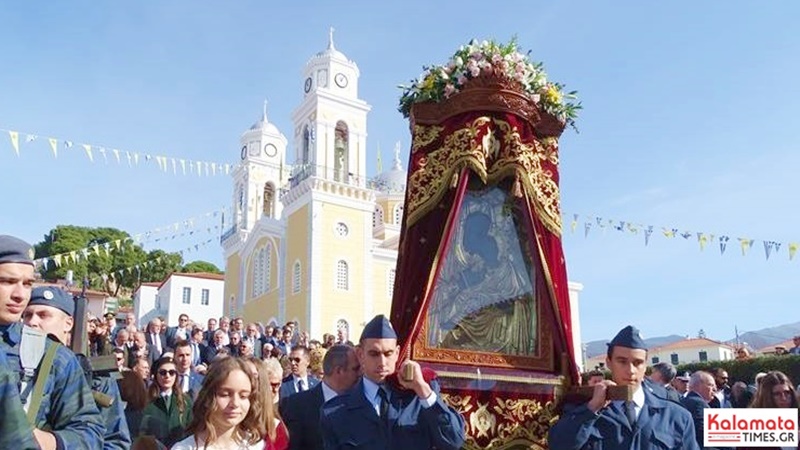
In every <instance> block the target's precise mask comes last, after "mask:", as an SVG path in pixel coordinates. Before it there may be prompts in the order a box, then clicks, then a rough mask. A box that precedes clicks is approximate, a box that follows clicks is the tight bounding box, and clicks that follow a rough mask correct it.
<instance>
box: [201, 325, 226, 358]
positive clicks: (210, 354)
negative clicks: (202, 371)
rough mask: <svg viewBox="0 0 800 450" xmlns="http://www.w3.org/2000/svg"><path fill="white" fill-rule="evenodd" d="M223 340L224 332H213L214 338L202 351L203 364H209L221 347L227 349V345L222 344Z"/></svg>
mask: <svg viewBox="0 0 800 450" xmlns="http://www.w3.org/2000/svg"><path fill="white" fill-rule="evenodd" d="M224 342H225V332H224V331H222V330H217V331H215V332H214V338H213V340H212V341H211V343H209V344H208V345H207V346H206V349H205V351H204V352H203V364H205V365H206V366H209V365H211V362H212V361H214V358H215V357H216V356H217V353H219V352H220V350H222V349H223V348H225V349H226V350H225V351H227V348H228V346H227V345H225V344H224Z"/></svg>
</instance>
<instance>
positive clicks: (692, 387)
mask: <svg viewBox="0 0 800 450" xmlns="http://www.w3.org/2000/svg"><path fill="white" fill-rule="evenodd" d="M716 391H717V385H716V383H715V381H714V377H712V376H711V374H710V373H708V372H705V371H703V370H698V371H696V372H695V373H693V374H692V375H691V376H690V377H689V392H688V393H687V394H686V397H683V399H682V400H681V403H682V404H683V407H684V408H686V409H687V410H688V411H689V413H690V414H691V415H692V420H694V431H695V435H696V440H697V445H698V446H699V447H703V428H704V427H703V424H704V419H703V410H704V409H706V408H710V406H709V405H708V402H709V401H711V399H712V398H714V393H715V392H716ZM705 448H708V447H705Z"/></svg>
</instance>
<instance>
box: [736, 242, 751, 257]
mask: <svg viewBox="0 0 800 450" xmlns="http://www.w3.org/2000/svg"><path fill="white" fill-rule="evenodd" d="M739 245H740V246H741V247H742V256H746V255H747V251H748V250H750V247H751V246H752V245H753V240H752V239H747V238H739Z"/></svg>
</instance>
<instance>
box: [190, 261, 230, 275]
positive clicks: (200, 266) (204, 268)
mask: <svg viewBox="0 0 800 450" xmlns="http://www.w3.org/2000/svg"><path fill="white" fill-rule="evenodd" d="M181 272H183V273H200V272H204V273H217V274H219V273H222V271H221V270H219V267H217V266H215V265H214V264H212V263H210V262H208V261H192V262H190V263H189V264H186V265H185V266H183V268H182V269H181Z"/></svg>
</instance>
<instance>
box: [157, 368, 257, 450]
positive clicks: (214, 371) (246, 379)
mask: <svg viewBox="0 0 800 450" xmlns="http://www.w3.org/2000/svg"><path fill="white" fill-rule="evenodd" d="M257 392H258V382H257V380H256V377H255V375H254V372H253V371H252V368H251V367H250V366H249V364H248V363H247V362H246V361H244V360H243V359H240V358H231V357H228V358H222V359H220V360H218V361H215V362H214V363H212V364H211V367H210V368H209V370H208V373H207V374H206V377H205V380H203V387H202V388H201V389H200V393H199V394H198V395H197V402H196V403H195V404H194V419H193V420H192V423H191V425H190V426H189V429H188V431H189V432H190V433H191V436H189V437H188V438H186V439H184V440H183V441H181V442H179V443H177V444H176V445H175V446H174V447H172V450H205V449H209V450H210V449H214V450H261V449H263V448H264V442H263V441H262V440H261V426H260V423H259V418H260V417H261V408H262V403H261V401H260V399H259V396H258V395H257Z"/></svg>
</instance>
